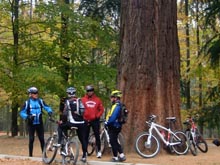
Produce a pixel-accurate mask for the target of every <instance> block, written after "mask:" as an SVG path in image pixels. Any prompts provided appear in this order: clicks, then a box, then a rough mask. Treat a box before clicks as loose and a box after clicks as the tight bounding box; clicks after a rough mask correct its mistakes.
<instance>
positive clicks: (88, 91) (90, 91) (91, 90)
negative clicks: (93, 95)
mask: <svg viewBox="0 0 220 165" xmlns="http://www.w3.org/2000/svg"><path fill="white" fill-rule="evenodd" d="M93 91H94V90H87V91H86V92H93Z"/></svg>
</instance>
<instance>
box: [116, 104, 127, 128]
mask: <svg viewBox="0 0 220 165" xmlns="http://www.w3.org/2000/svg"><path fill="white" fill-rule="evenodd" d="M128 113H129V111H128V109H127V108H126V106H125V104H123V103H121V111H120V115H119V118H118V121H119V122H120V123H121V124H125V123H126V122H127V120H128Z"/></svg>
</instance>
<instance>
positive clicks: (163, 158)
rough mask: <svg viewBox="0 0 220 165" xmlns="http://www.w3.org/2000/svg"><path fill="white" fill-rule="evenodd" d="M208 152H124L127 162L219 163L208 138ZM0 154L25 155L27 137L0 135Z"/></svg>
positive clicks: (19, 163)
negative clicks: (145, 154)
mask: <svg viewBox="0 0 220 165" xmlns="http://www.w3.org/2000/svg"><path fill="white" fill-rule="evenodd" d="M207 142H208V145H209V151H208V153H205V154H204V153H201V152H199V153H198V155H197V156H193V155H192V154H191V153H188V154H187V155H183V156H177V155H170V154H159V155H157V156H156V157H155V158H151V159H144V158H141V157H140V156H139V155H137V154H136V153H135V152H134V153H129V154H126V156H127V160H126V162H127V163H142V164H157V165H220V147H216V146H214V145H213V144H212V143H211V140H208V141H207ZM0 154H7V155H17V156H27V155H28V139H27V138H21V137H15V138H12V137H7V136H5V135H4V136H0ZM58 156H59V155H58ZM34 157H41V151H40V145H39V142H38V139H37V138H36V139H35V144H34ZM110 159H111V155H107V156H105V155H104V156H103V157H102V159H101V161H109V160H110ZM88 160H90V161H91V160H94V161H97V160H100V159H97V158H96V157H95V156H90V157H88ZM2 164H7V165H14V164H16V165H29V164H31V165H39V164H40V165H42V164H43V163H42V162H37V161H31V160H28V159H27V160H21V159H0V165H2Z"/></svg>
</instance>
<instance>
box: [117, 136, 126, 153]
mask: <svg viewBox="0 0 220 165" xmlns="http://www.w3.org/2000/svg"><path fill="white" fill-rule="evenodd" d="M118 143H119V144H120V145H121V148H122V150H124V147H125V141H124V136H123V135H122V133H121V132H120V133H119V134H118Z"/></svg>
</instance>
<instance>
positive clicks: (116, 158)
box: [111, 157, 119, 162]
mask: <svg viewBox="0 0 220 165" xmlns="http://www.w3.org/2000/svg"><path fill="white" fill-rule="evenodd" d="M111 161H112V162H119V161H118V157H113V158H112V159H111Z"/></svg>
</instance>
